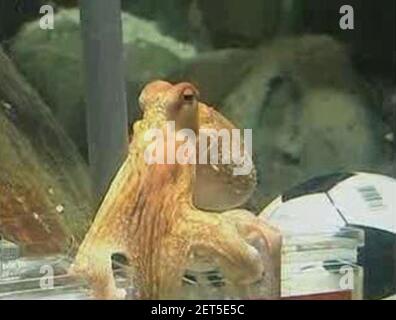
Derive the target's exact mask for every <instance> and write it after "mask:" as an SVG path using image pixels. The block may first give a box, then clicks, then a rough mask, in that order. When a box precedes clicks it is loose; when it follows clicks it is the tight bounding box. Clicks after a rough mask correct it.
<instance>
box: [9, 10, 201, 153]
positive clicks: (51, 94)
mask: <svg viewBox="0 0 396 320" xmlns="http://www.w3.org/2000/svg"><path fill="white" fill-rule="evenodd" d="M122 24H123V42H124V45H125V57H126V63H125V64H126V72H125V74H126V80H127V83H128V88H127V91H128V97H129V104H128V105H129V114H130V116H131V122H132V120H133V117H134V115H135V114H136V101H137V95H138V92H139V90H140V88H141V86H142V85H143V83H145V82H147V81H150V80H154V79H157V78H164V77H165V75H167V74H168V73H170V72H171V70H173V69H174V68H175V67H176V66H180V64H181V63H182V62H183V61H184V60H186V59H188V58H190V57H193V56H194V55H195V48H194V47H192V46H190V45H188V44H183V43H181V42H178V41H176V40H174V39H173V38H171V37H168V36H166V35H163V34H161V32H160V31H159V30H158V27H157V26H156V24H155V23H151V22H148V21H146V20H144V19H140V18H136V17H134V16H132V15H130V14H127V13H123V15H122ZM11 51H12V56H13V58H14V60H15V61H16V64H17V65H18V67H19V68H20V70H21V71H22V72H23V74H24V75H25V76H26V78H27V79H28V80H29V81H30V82H31V84H32V85H33V86H34V87H35V88H37V90H38V91H39V92H40V94H41V95H42V96H43V98H44V99H45V101H46V102H47V103H48V105H49V106H50V107H51V109H52V111H53V113H54V115H55V117H56V118H57V119H58V121H59V122H60V123H61V124H62V126H63V127H64V129H65V131H66V132H67V133H68V134H69V135H70V137H71V138H72V140H73V141H74V142H75V143H76V144H77V146H78V148H79V150H80V152H81V153H82V154H83V155H84V156H85V158H87V142H86V129H85V102H84V99H85V97H84V92H83V85H84V75H83V66H82V49H81V38H80V26H79V11H78V10H77V9H67V10H66V9H65V10H61V11H59V12H58V13H57V14H56V15H55V28H54V29H53V30H41V29H40V28H39V24H38V23H37V21H33V22H31V23H28V24H26V25H25V26H24V28H23V29H22V30H21V31H20V32H19V34H18V35H17V37H16V38H15V39H14V42H13V45H12V48H11Z"/></svg>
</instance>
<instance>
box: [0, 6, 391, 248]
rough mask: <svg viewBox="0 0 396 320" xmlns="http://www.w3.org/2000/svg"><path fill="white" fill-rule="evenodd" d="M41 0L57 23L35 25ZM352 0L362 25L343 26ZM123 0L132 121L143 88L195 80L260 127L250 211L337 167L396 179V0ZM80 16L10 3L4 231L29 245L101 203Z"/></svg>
mask: <svg viewBox="0 0 396 320" xmlns="http://www.w3.org/2000/svg"><path fill="white" fill-rule="evenodd" d="M43 4H50V5H52V6H53V8H54V10H55V20H54V27H55V28H54V29H53V30H42V29H41V28H40V26H39V23H38V19H39V18H40V14H39V9H40V7H41V6H42V5H43ZM344 4H349V5H351V6H352V7H353V8H354V30H342V29H341V28H340V25H339V21H340V18H341V17H342V15H341V14H340V13H339V10H340V7H341V6H342V5H344ZM122 8H123V14H122V28H123V44H124V52H123V56H124V65H125V80H126V86H127V88H126V89H127V100H128V122H129V123H130V124H131V123H132V122H133V121H134V120H135V119H136V118H137V117H139V111H138V106H137V97H138V94H139V92H140V90H141V88H142V86H143V85H144V84H145V83H147V82H149V81H151V80H154V79H159V78H161V79H166V80H168V81H181V80H183V81H190V82H193V83H195V84H196V85H197V87H198V88H199V90H200V92H201V97H202V100H203V101H204V102H206V103H207V104H209V105H213V106H215V107H216V108H217V109H218V110H220V111H221V112H222V113H223V114H225V115H226V116H227V117H229V118H230V119H231V120H232V121H233V122H234V123H235V124H237V125H238V126H239V127H241V128H252V129H253V149H254V159H255V163H256V167H257V170H258V179H259V183H258V188H257V191H256V192H255V194H254V195H253V197H252V199H251V200H250V201H249V203H247V204H246V206H247V207H248V208H250V209H253V210H255V211H258V210H259V209H261V208H263V207H264V206H265V205H266V204H267V203H269V201H271V200H272V199H273V198H274V197H276V196H277V195H278V194H281V193H282V192H283V191H285V190H286V189H288V188H290V187H291V186H294V185H296V184H298V183H301V182H303V181H306V180H307V179H309V178H311V177H314V176H318V175H323V174H327V173H333V172H339V171H368V172H376V173H382V174H386V175H390V176H393V177H396V166H395V155H396V142H395V134H396V86H395V58H396V49H395V42H396V36H395V11H396V10H395V9H396V8H395V1H394V0H380V1H364V0H360V1H358V0H348V1H345V0H343V1H339V0H333V1H326V0H244V1H240V0H216V1H210V0H168V1H162V0H123V1H122ZM79 16H80V12H79V8H78V1H72V0H64V1H61V0H59V1H44V0H43V1H42V0H36V1H33V0H31V1H28V0H15V1H10V0H0V41H1V42H0V45H1V47H0V150H1V151H0V233H3V234H4V235H8V237H9V238H10V239H11V240H15V241H17V242H23V243H25V244H27V246H28V247H29V244H31V249H32V251H33V252H40V251H45V252H49V251H51V250H52V251H57V250H59V248H60V247H62V246H64V245H65V243H68V242H69V241H72V240H73V239H71V238H73V237H76V236H81V235H82V234H84V232H85V230H86V228H87V226H88V225H89V223H90V221H91V219H92V215H93V212H94V211H95V210H94V208H95V207H96V205H97V204H96V203H95V202H94V200H93V197H92V194H91V179H90V176H89V173H88V168H89V163H88V162H89V161H88V143H87V133H86V132H87V128H86V116H85V91H84V90H85V89H84V71H83V65H82V64H83V54H82V41H81V35H80V22H79ZM15 217H18V218H15ZM70 230H71V231H70ZM70 234H72V235H73V236H72V237H70ZM50 239H52V240H51V241H49V240H50ZM54 239H55V240H56V241H54Z"/></svg>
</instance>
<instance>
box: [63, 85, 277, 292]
mask: <svg viewBox="0 0 396 320" xmlns="http://www.w3.org/2000/svg"><path fill="white" fill-rule="evenodd" d="M191 95H193V99H191ZM197 95H198V92H197V90H196V89H195V88H194V87H193V86H192V85H191V84H189V83H179V84H176V85H172V84H170V83H168V82H164V81H155V82H152V83H150V84H148V85H147V86H146V87H145V88H144V90H143V91H142V93H141V95H140V99H139V102H140V105H141V108H142V110H143V111H144V113H143V118H142V120H140V121H137V122H136V123H135V124H134V128H133V129H134V136H133V139H132V141H131V144H130V147H129V154H128V157H127V159H126V160H125V162H124V163H123V165H122V166H121V168H120V169H119V172H118V173H117V175H116V177H115V178H114V180H113V182H112V184H111V186H110V188H109V190H108V193H107V194H106V196H105V198H104V200H103V203H102V204H101V206H100V208H99V211H98V213H97V216H96V218H95V220H94V222H93V224H92V226H91V228H90V230H89V231H88V233H87V235H86V237H85V239H84V241H83V243H82V244H81V246H80V248H79V250H78V252H77V255H76V257H75V261H74V263H73V265H72V266H71V270H70V271H71V273H72V274H75V275H80V276H83V277H84V278H86V279H87V281H88V283H89V284H90V286H91V288H92V289H93V294H94V297H95V298H98V299H119V298H124V297H125V292H123V291H122V290H120V289H117V288H116V285H115V280H114V278H113V272H112V264H111V256H112V255H113V254H115V253H121V254H123V255H125V256H126V257H127V259H128V261H129V265H130V268H128V270H129V271H130V276H131V279H132V280H133V286H134V287H135V288H136V289H137V290H138V292H139V297H140V298H142V299H173V298H178V293H179V289H180V288H181V284H182V277H183V274H184V272H185V270H186V267H187V265H188V263H189V262H191V260H192V259H193V258H192V257H193V256H194V254H195V253H199V255H206V256H208V257H210V258H211V259H213V261H215V262H216V263H217V264H218V265H219V266H220V268H221V271H222V272H223V274H224V275H225V277H226V278H227V279H228V280H229V281H230V282H231V283H232V284H233V285H235V287H236V288H240V289H241V290H244V289H245V288H246V287H247V286H248V285H249V284H251V283H253V282H256V281H258V280H260V279H261V278H262V275H263V272H265V271H266V268H265V267H266V266H265V263H263V261H264V260H263V257H262V256H261V255H260V253H259V251H258V250H257V249H256V248H255V247H254V246H252V245H251V244H250V243H249V241H250V240H251V239H252V238H255V239H256V240H257V239H259V240H260V241H262V242H263V243H264V244H265V248H266V250H267V251H268V252H267V253H268V254H269V255H270V256H271V257H273V258H274V259H278V260H279V252H280V245H281V238H280V235H279V233H278V231H277V230H275V229H273V228H271V227H269V226H267V225H266V224H265V223H264V222H262V221H260V220H259V219H258V218H256V217H255V216H254V215H253V214H251V213H249V212H247V211H244V210H233V211H228V212H225V213H224V214H216V213H213V212H207V211H203V210H199V209H197V208H196V207H195V206H194V204H193V186H194V179H195V166H194V165H181V164H152V165H149V164H147V163H146V162H145V160H144V157H143V153H144V150H145V148H146V146H147V144H148V142H145V141H144V139H143V136H144V133H145V132H146V130H148V129H150V128H164V126H165V123H166V121H167V120H174V121H175V122H176V126H177V127H179V128H190V129H193V130H197V128H198V125H199V111H198V105H199V103H198V101H197Z"/></svg>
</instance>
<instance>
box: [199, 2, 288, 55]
mask: <svg viewBox="0 0 396 320" xmlns="http://www.w3.org/2000/svg"><path fill="white" fill-rule="evenodd" d="M281 5H282V1H278V0H249V1H240V0H216V1H213V0H198V7H199V8H200V9H201V12H202V19H203V24H204V25H205V26H206V28H207V29H208V33H209V37H210V39H211V42H212V44H213V46H214V47H215V48H227V47H253V46H257V45H259V44H260V43H261V42H262V41H265V40H268V39H271V38H272V37H273V36H274V34H275V33H276V31H277V28H278V19H279V14H280V10H281Z"/></svg>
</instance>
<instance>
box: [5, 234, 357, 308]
mask: <svg viewBox="0 0 396 320" xmlns="http://www.w3.org/2000/svg"><path fill="white" fill-rule="evenodd" d="M4 244H5V243H3V245H4ZM363 245H364V232H363V231H362V230H361V229H355V228H341V229H339V230H336V231H332V232H326V233H317V234H301V235H284V240H283V246H282V256H281V260H282V263H281V270H280V271H281V272H280V273H279V274H280V277H278V278H277V279H275V281H278V283H269V282H268V281H265V280H264V281H261V282H258V283H256V284H254V285H252V286H251V287H250V288H249V292H248V293H246V292H235V291H234V290H233V289H232V288H231V287H230V285H229V283H228V282H227V280H226V279H224V278H223V277H222V275H221V272H220V270H219V269H216V268H215V267H213V266H211V265H206V266H204V267H202V268H201V269H200V270H198V271H191V270H188V271H187V272H186V274H185V277H184V279H183V289H182V293H181V296H182V297H183V299H278V298H281V299H313V300H317V299H338V300H341V299H362V292H363V268H362V267H361V266H359V265H358V264H357V254H358V249H359V248H361V247H362V246H363ZM7 246H8V247H10V246H11V247H14V246H13V245H10V243H7ZM0 252H1V250H0ZM2 262H3V265H4V263H5V262H4V261H2ZM11 262H12V263H14V266H16V270H15V269H14V273H13V275H12V276H7V274H6V273H4V271H5V270H4V268H3V276H1V275H0V299H90V295H89V288H88V286H87V284H86V283H85V282H84V281H82V280H81V279H76V278H72V277H70V276H69V275H68V274H67V270H68V267H69V266H70V264H71V262H72V258H71V257H68V256H61V255H60V256H49V257H46V258H43V257H37V258H31V257H30V258H25V257H23V256H21V257H14V258H13V259H8V260H7V263H11ZM114 276H115V278H116V280H117V281H116V282H117V286H118V287H121V288H126V289H127V291H128V293H129V295H128V297H129V298H133V292H134V289H133V286H131V284H130V283H129V282H128V281H127V280H126V277H125V273H124V272H123V271H122V267H121V268H115V270H114ZM277 287H279V288H280V293H279V292H276V290H275V291H274V288H277ZM274 294H275V296H274Z"/></svg>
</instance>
